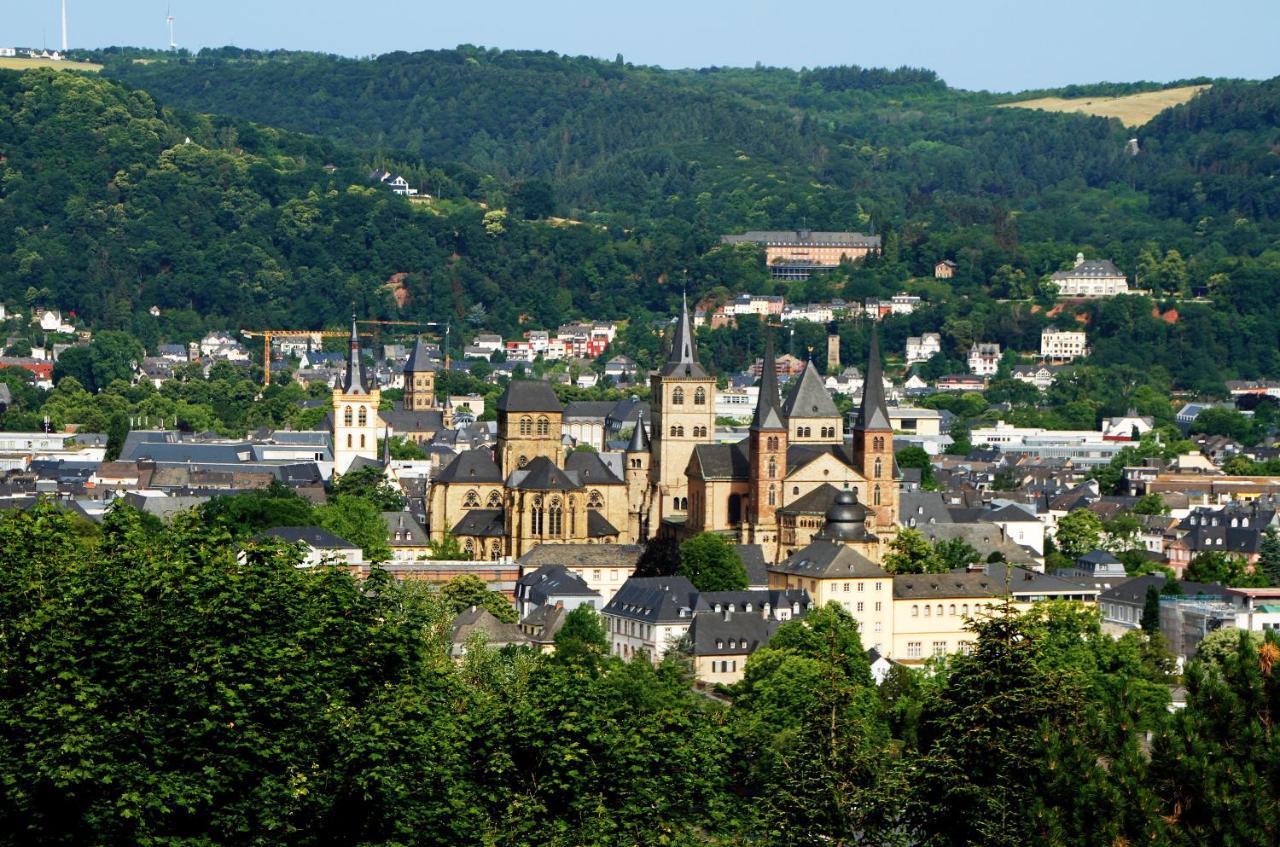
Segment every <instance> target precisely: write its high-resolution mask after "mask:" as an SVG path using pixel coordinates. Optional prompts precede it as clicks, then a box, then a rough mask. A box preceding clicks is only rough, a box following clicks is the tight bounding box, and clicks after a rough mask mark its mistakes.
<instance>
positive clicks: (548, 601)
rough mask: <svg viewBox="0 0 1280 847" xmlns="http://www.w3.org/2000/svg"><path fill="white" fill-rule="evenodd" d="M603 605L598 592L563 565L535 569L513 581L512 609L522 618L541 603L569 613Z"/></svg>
mask: <svg viewBox="0 0 1280 847" xmlns="http://www.w3.org/2000/svg"><path fill="white" fill-rule="evenodd" d="M603 605H604V603H603V602H601V598H600V592H599V591H596V590H595V589H593V588H592V587H591V586H589V585H587V581H586V580H585V579H583V578H582V577H581V576H579V575H578V574H576V573H573V572H572V571H570V570H569V569H568V568H566V567H565V566H564V565H546V566H544V567H540V568H536V569H534V570H532V571H529V572H528V573H525V574H523V575H522V576H521V577H520V579H518V580H516V611H517V612H519V614H520V617H521V618H522V619H523V618H525V617H527V616H528V615H529V614H530V613H532V612H533V611H534V610H535V609H537V608H539V607H542V606H555V607H559V608H562V609H564V610H565V611H566V612H572V611H573V610H574V609H576V608H578V607H579V606H587V607H589V608H592V609H597V610H598V609H600V608H601V607H603Z"/></svg>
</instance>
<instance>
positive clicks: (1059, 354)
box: [1040, 326, 1089, 362]
mask: <svg viewBox="0 0 1280 847" xmlns="http://www.w3.org/2000/svg"><path fill="white" fill-rule="evenodd" d="M1088 354H1089V348H1088V347H1087V346H1086V340H1085V333H1084V330H1060V329H1058V328H1057V327H1052V326H1049V327H1045V328H1044V329H1043V330H1041V331H1040V355H1041V356H1043V357H1044V358H1046V359H1048V360H1050V361H1053V362H1070V361H1071V360H1073V359H1078V358H1081V357H1083V356H1087V355H1088Z"/></svg>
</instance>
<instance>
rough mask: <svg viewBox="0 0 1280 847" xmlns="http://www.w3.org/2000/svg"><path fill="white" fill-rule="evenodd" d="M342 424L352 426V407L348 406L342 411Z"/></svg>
mask: <svg viewBox="0 0 1280 847" xmlns="http://www.w3.org/2000/svg"><path fill="white" fill-rule="evenodd" d="M342 423H343V425H344V426H351V407H350V406H347V407H346V408H345V409H343V410H342Z"/></svg>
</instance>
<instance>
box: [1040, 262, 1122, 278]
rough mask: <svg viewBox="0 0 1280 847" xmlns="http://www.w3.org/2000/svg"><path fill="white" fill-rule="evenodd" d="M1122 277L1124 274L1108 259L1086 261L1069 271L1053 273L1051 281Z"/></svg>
mask: <svg viewBox="0 0 1280 847" xmlns="http://www.w3.org/2000/svg"><path fill="white" fill-rule="evenodd" d="M1116 276H1118V277H1123V276H1124V273H1123V272H1122V271H1121V270H1120V269H1119V268H1117V267H1116V266H1115V263H1113V262H1112V261H1111V260H1110V259H1086V260H1084V261H1083V262H1081V263H1080V264H1078V265H1076V266H1075V267H1073V268H1071V269H1070V270H1065V271H1054V272H1053V273H1052V274H1050V278H1051V279H1099V278H1103V277H1116Z"/></svg>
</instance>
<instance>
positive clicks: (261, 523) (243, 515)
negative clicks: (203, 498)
mask: <svg viewBox="0 0 1280 847" xmlns="http://www.w3.org/2000/svg"><path fill="white" fill-rule="evenodd" d="M199 512H200V517H201V519H202V520H203V521H204V522H205V523H206V524H207V525H209V526H218V527H221V528H222V529H224V530H226V531H227V532H229V533H231V534H233V535H252V534H255V533H258V532H261V531H262V530H264V529H274V528H276V527H281V526H311V525H312V523H314V514H313V512H312V508H311V504H310V503H309V502H307V501H306V500H304V499H303V498H302V497H299V496H298V494H297V493H296V492H295V491H293V490H292V489H290V488H289V487H287V486H285V485H284V484H283V483H281V482H279V481H278V480H276V481H273V482H272V483H271V484H270V485H269V486H267V487H266V488H262V489H258V490H255V491H246V492H245V493H243V494H231V495H226V496H222V497H214V498H212V499H210V500H209V501H208V502H207V503H205V504H203V505H202V506H200V508H199Z"/></svg>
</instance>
